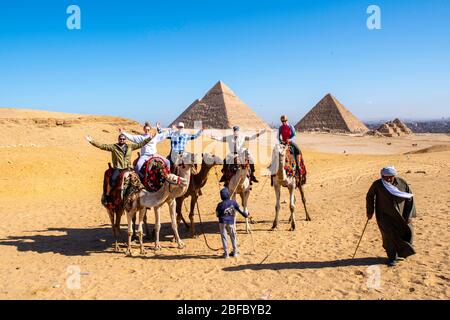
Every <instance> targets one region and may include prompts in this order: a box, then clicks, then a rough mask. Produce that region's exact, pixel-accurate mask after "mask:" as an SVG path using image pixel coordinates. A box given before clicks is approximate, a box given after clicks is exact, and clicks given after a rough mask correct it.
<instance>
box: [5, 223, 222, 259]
mask: <svg viewBox="0 0 450 320" xmlns="http://www.w3.org/2000/svg"><path fill="white" fill-rule="evenodd" d="M149 228H150V232H151V231H152V230H153V225H149ZM203 229H204V232H205V234H208V233H212V234H217V233H218V230H217V229H218V227H217V223H216V222H206V223H205V222H204V223H203ZM121 230H122V239H120V240H122V241H126V228H124V226H123V225H122V228H121ZM196 231H197V234H199V235H200V234H201V233H200V232H201V229H200V226H198V225H196ZM179 232H180V236H181V238H182V239H185V238H188V237H190V235H191V233H190V231H188V230H186V228H185V227H184V226H182V225H180V226H179ZM26 233H28V234H30V235H21V236H8V237H7V238H5V239H0V246H15V247H17V250H18V251H32V252H37V253H50V252H51V253H59V254H61V255H65V256H86V255H90V254H92V253H105V252H114V251H113V249H112V248H113V241H114V240H113V235H112V229H111V226H110V225H103V226H101V227H97V228H84V229H81V228H49V229H45V230H33V231H27V232H26ZM48 233H61V234H48ZM172 238H173V233H172V227H171V224H170V223H162V224H161V231H160V241H161V242H171V241H172ZM144 242H145V243H146V245H149V244H153V239H151V240H148V239H144ZM158 258H161V259H162V256H161V257H158ZM167 259H171V258H167ZM174 259H175V257H174Z"/></svg>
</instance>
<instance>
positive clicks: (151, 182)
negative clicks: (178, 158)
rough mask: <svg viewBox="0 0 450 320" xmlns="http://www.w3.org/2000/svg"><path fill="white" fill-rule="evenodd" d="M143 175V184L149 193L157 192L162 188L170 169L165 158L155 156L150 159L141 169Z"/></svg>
mask: <svg viewBox="0 0 450 320" xmlns="http://www.w3.org/2000/svg"><path fill="white" fill-rule="evenodd" d="M141 174H142V176H143V177H144V178H143V179H142V181H141V182H142V183H143V184H144V187H145V189H147V191H149V192H156V191H158V190H160V189H161V188H162V186H163V185H164V183H165V182H166V179H167V177H168V175H169V174H170V168H169V167H168V166H167V164H166V162H165V161H164V159H163V158H161V157H159V156H154V157H151V158H149V159H148V160H147V161H146V162H145V163H144V165H143V166H142V168H141Z"/></svg>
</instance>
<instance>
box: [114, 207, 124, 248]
mask: <svg viewBox="0 0 450 320" xmlns="http://www.w3.org/2000/svg"><path fill="white" fill-rule="evenodd" d="M123 212H124V211H123V210H119V211H117V212H116V221H115V229H116V243H115V245H114V247H115V248H114V250H115V251H116V252H118V251H119V244H118V240H119V239H120V241H122V242H124V239H123V237H122V233H121V232H120V220H121V219H122V215H123Z"/></svg>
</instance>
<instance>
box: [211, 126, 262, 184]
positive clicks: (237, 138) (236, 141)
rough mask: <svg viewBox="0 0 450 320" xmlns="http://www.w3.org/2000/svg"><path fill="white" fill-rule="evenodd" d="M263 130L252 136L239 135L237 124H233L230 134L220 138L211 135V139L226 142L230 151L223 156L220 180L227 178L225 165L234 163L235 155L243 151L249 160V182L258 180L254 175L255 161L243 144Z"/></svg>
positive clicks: (260, 133) (256, 136)
mask: <svg viewBox="0 0 450 320" xmlns="http://www.w3.org/2000/svg"><path fill="white" fill-rule="evenodd" d="M264 132H266V130H265V129H264V130H262V131H260V132H258V133H257V134H255V135H253V136H241V135H240V128H239V126H234V127H233V134H232V135H228V136H224V137H221V138H219V137H216V136H214V135H211V139H213V140H216V141H221V142H228V147H229V149H230V151H229V152H230V153H229V154H228V155H227V157H226V158H225V160H224V162H223V169H222V172H223V175H222V178H221V179H220V182H225V180H226V179H227V177H226V174H227V168H228V167H227V165H230V164H234V159H235V157H236V156H237V155H241V154H244V153H245V154H246V158H247V159H248V161H249V162H250V182H256V183H257V182H259V181H258V180H257V179H256V177H255V163H254V161H253V157H252V155H251V153H250V151H249V150H248V149H247V148H245V146H244V144H245V142H246V141H252V140H255V139H257V138H258V137H259V136H260V135H262V134H263V133H264Z"/></svg>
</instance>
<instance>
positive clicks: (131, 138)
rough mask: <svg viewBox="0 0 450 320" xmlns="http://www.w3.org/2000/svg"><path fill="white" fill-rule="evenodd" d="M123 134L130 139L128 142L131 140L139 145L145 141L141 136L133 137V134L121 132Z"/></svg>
mask: <svg viewBox="0 0 450 320" xmlns="http://www.w3.org/2000/svg"><path fill="white" fill-rule="evenodd" d="M121 133H122V134H123V135H124V136H125V137H126V138H127V139H128V140H130V141H131V142H133V143H139V142H142V141H144V139H145V138H144V137H143V136H141V135H139V136H138V135H132V134H129V133H127V132H125V131H121Z"/></svg>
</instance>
